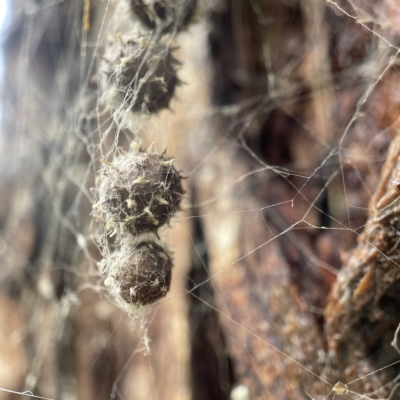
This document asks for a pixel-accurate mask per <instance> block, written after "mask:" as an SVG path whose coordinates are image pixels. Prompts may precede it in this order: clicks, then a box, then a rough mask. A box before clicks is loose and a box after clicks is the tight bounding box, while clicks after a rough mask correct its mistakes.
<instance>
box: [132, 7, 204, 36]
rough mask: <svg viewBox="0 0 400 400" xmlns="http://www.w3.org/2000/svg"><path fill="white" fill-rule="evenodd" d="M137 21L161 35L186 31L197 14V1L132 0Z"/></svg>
mask: <svg viewBox="0 0 400 400" xmlns="http://www.w3.org/2000/svg"><path fill="white" fill-rule="evenodd" d="M130 3H131V11H132V13H133V15H134V17H135V19H136V20H138V21H139V22H140V23H141V25H142V26H143V27H144V28H145V29H148V30H157V31H158V32H159V33H161V34H168V33H171V32H174V31H177V32H179V31H181V30H184V29H186V28H187V27H188V26H189V25H190V24H191V23H192V22H193V19H194V16H195V14H196V6H197V0H157V1H154V0H153V1H150V2H147V3H148V4H146V3H145V2H142V1H137V0H130Z"/></svg>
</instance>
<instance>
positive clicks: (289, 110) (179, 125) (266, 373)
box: [0, 0, 400, 400]
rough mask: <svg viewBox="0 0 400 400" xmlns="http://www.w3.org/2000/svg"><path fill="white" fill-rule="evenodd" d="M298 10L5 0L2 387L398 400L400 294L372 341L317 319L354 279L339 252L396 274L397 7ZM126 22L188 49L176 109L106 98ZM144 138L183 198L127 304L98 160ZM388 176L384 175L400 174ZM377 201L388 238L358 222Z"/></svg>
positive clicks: (8, 394) (63, 392)
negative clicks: (108, 58)
mask: <svg viewBox="0 0 400 400" xmlns="http://www.w3.org/2000/svg"><path fill="white" fill-rule="evenodd" d="M289 3H290V2H287V3H286V2H282V4H279V5H275V6H272V5H271V6H270V8H268V7H267V8H265V4H264V3H263V2H261V1H255V0H252V1H249V2H243V3H242V2H232V4H226V3H224V2H223V1H221V2H218V3H217V2H215V3H214V2H210V3H207V2H200V1H199V11H198V17H197V19H198V21H197V22H196V23H194V24H193V25H192V26H191V27H189V28H188V29H187V30H184V31H183V32H178V29H177V27H175V28H171V29H170V31H169V32H168V33H167V34H166V35H164V32H159V31H157V30H155V31H152V30H151V29H150V30H149V29H147V28H148V27H147V28H146V27H144V26H143V25H140V23H138V21H137V20H135V19H134V18H133V17H132V14H131V11H130V9H129V3H128V2H122V1H121V2H118V1H91V2H89V1H85V2H83V3H81V2H65V1H64V2H63V1H33V0H32V1H28V2H15V4H13V17H12V23H11V26H10V27H9V29H8V31H7V32H6V34H5V38H4V40H3V43H4V46H3V47H4V51H5V54H6V57H5V79H4V81H3V86H2V106H3V112H2V113H3V120H2V134H1V138H0V140H1V144H2V146H1V171H2V174H1V185H2V190H1V197H2V201H1V205H0V216H1V218H0V220H1V236H0V243H1V257H2V267H1V270H0V282H1V289H2V291H1V296H0V303H1V309H2V312H1V313H0V318H1V323H0V326H1V328H0V387H1V388H2V389H1V395H3V394H4V398H5V399H6V398H7V399H8V398H10V399H11V398H21V397H24V396H25V397H33V398H46V399H55V398H61V399H72V398H84V399H91V398H96V399H99V398H104V399H108V398H110V399H114V398H119V399H125V398H129V399H132V398H146V399H147V398H148V399H152V398H155V399H169V398H171V399H172V398H173V399H177V398H178V399H189V398H199V399H200V398H212V396H215V398H231V399H234V400H238V399H256V398H265V397H271V398H305V399H306V398H313V399H328V398H331V399H332V398H335V397H339V396H340V397H343V398H355V399H356V398H371V399H375V398H392V399H394V398H396V396H398V377H399V375H398V365H397V363H398V362H400V361H399V360H398V358H399V357H398V353H397V352H396V349H395V348H394V347H390V343H391V340H392V339H393V338H394V339H396V340H397V334H396V337H395V331H396V328H397V324H398V320H396V317H397V318H398V314H396V312H395V310H392V308H394V309H395V308H396V305H398V303H396V296H395V295H394V294H393V293H390V296H389V295H388V296H386V297H385V301H386V302H389V300H390V301H392V303H390V302H389V303H390V304H386V303H385V304H383V305H382V306H381V310H383V311H382V312H383V313H384V314H383V316H379V315H378V316H376V319H373V321H374V323H376V324H377V325H379V323H382V319H384V318H385V316H387V320H388V322H387V328H386V330H383V331H379V330H377V331H374V330H373V329H371V331H368V332H372V333H371V336H372V337H373V339H371V342H372V343H373V344H372V345H371V344H370V346H371V347H373V350H371V351H370V350H368V346H367V345H366V344H364V343H362V340H363V339H365V337H366V336H368V332H367V333H365V332H364V331H363V329H364V330H365V329H367V328H366V326H367V324H366V322H365V321H364V322H363V323H364V325H363V323H361V322H360V326H358V328H359V331H360V340H359V342H360V343H359V344H358V343H357V340H356V341H355V342H356V343H355V344H353V347H352V345H349V347H348V348H346V346H345V345H343V340H344V339H341V337H340V335H343V336H344V337H345V339H346V338H347V340H348V341H349V342H350V343H352V341H351V339H352V338H351V335H352V334H354V331H352V330H351V329H353V328H352V325H351V323H350V322H349V321H348V320H345V319H344V320H341V319H340V318H338V321H339V322H336V324H340V323H341V324H342V325H340V326H339V329H338V330H337V331H335V332H333V333H332V330H333V329H334V327H335V321H333V322H327V323H328V328H326V326H325V325H324V324H325V322H324V317H323V315H324V310H325V308H326V306H327V304H328V300H327V293H328V292H329V290H330V289H331V287H332V285H337V287H339V288H340V285H339V284H338V283H337V284H335V283H334V282H335V280H336V277H337V276H339V281H340V282H342V281H346V276H348V275H346V274H348V273H346V270H343V273H342V272H339V269H340V267H341V265H344V266H345V267H346V266H349V265H350V267H351V266H352V265H357V266H358V265H361V264H362V265H363V266H364V267H365V268H367V267H368V265H369V264H368V263H369V262H371V260H372V259H374V258H373V257H375V259H377V260H378V261H376V264H374V265H382V264H384V265H385V267H382V268H387V269H390V268H393V267H395V268H394V271H396V268H397V267H399V260H398V254H396V251H397V246H398V241H397V236H398V218H397V216H396V215H397V213H398V211H397V209H396V205H397V203H396V201H397V191H396V190H397V189H396V188H394V190H392V191H390V190H389V189H388V187H389V186H390V185H389V184H388V185H389V186H388V185H385V184H382V183H379V182H380V176H381V170H382V167H383V165H384V164H385V161H386V160H389V161H390V160H391V157H392V158H393V160H395V159H396V156H397V153H396V146H395V144H396V143H397V142H396V134H397V127H398V103H399V101H400V99H399V96H398V94H397V90H396V87H397V86H396V84H397V82H398V71H397V61H398V52H399V48H398V46H397V44H396V43H397V41H398V28H396V26H397V25H396V22H397V21H398V18H399V11H400V10H399V8H398V5H397V4H396V3H395V2H391V1H389V0H387V1H386V2H385V3H384V4H379V3H376V4H375V3H374V4H364V3H363V2H347V1H346V2H342V3H339V2H338V3H336V2H328V3H329V4H319V3H317V2H313V1H311V0H309V1H306V0H302V1H300V2H299V3H298V4H297V3H296V4H297V6H293V5H292V4H291V3H290V4H289ZM180 4H181V3H179V2H177V3H176V8H175V9H176V10H179V7H181V5H180ZM182 4H184V3H182ZM227 10H229V11H227ZM249 10H250V11H249ZM287 10H289V11H287ZM246 12H247V13H250V14H251V15H252V18H253V22H254V26H253V28H254V32H255V33H254V32H253V31H252V32H250V33H249V32H248V26H244V25H243V21H244V18H242V17H243V15H247V14H246ZM285 12H287V13H288V14H285ZM296 13H300V14H301V18H299V16H298V15H297V14H296ZM226 15H229V18H228V19H224V18H226ZM288 15H289V17H288ZM296 15H297V16H296ZM280 16H281V17H282V19H279V17H280ZM285 18H289V20H290V21H293V25H290V23H289V22H288V21H287V20H285ZM290 18H291V19H290ZM299 20H300V21H301V24H302V25H301V28H300V27H299V26H296V23H297V24H298V23H299ZM296 21H297V22H296ZM227 23H229V24H230V25H229V26H230V28H231V31H232V37H224V36H223V35H224V33H223V29H222V28H221V27H223V26H224V24H227ZM286 28H288V29H286ZM345 30H349V32H350V34H349V35H348V36H347V35H341V32H342V31H345ZM299 32H300V33H299ZM127 36H129V37H131V36H132V37H135V38H140V37H145V41H144V42H143V43H144V47H145V48H146V46H148V47H149V48H150V47H151V45H152V44H153V43H160V42H162V43H163V45H164V46H165V48H166V49H171V51H173V52H174V57H176V59H177V60H179V61H180V62H182V66H181V69H180V70H179V71H178V76H179V79H180V80H181V81H183V82H184V85H182V86H179V87H178V88H177V89H176V93H175V94H174V97H173V99H172V101H171V104H170V106H171V109H172V110H162V111H160V112H159V113H156V114H148V113H146V112H132V103H131V99H128V98H124V99H122V100H120V101H119V103H118V105H117V106H115V105H110V102H109V99H110V96H111V94H110V92H107V91H105V90H104V87H103V86H102V85H101V84H100V83H99V82H100V81H101V73H102V71H101V69H102V62H103V61H104V54H106V50H105V48H106V46H107V41H108V40H109V38H110V37H111V38H112V40H119V39H118V38H121V37H122V38H123V37H127ZM344 36H345V38H343V37H344ZM249 37H250V39H249ZM328 37H329V38H331V39H330V40H331V41H332V42H333V43H334V44H335V46H332V47H333V48H334V49H335V51H337V54H336V53H335V54H331V53H330V51H331V50H330V48H329V46H328V44H327V38H328ZM116 38H117V39H116ZM251 40H256V44H254V48H256V49H259V50H260V52H259V54H257V55H254V54H253V53H252V52H251V50H250V47H249V43H251ZM257 41H258V42H257ZM221 42H222V43H223V44H224V46H222V47H221V46H220V44H221ZM165 54H167V53H162V54H161V55H160V57H161V59H162V57H165ZM329 57H331V59H332V60H335V62H333V61H332V62H330V61H329ZM335 63H336V64H335ZM224 67H225V68H226V69H223V68H224ZM155 68H156V66H155ZM221 68H222V69H221ZM265 71H267V73H266V72H265ZM150 74H151V70H150ZM106 81H107V82H109V81H110V78H107V79H106ZM135 84H136V85H137V86H134V87H133V93H134V95H133V96H135V94H136V95H137V98H140V96H139V93H140V82H139V83H138V82H136V83H135ZM243 88H245V89H243ZM260 88H261V89H260ZM136 111H137V110H136ZM260 132H261V134H260ZM132 142H136V143H137V142H139V143H140V146H141V148H142V149H148V148H151V145H152V143H153V142H154V143H155V145H154V146H153V148H152V150H151V151H157V152H158V153H160V154H161V153H162V152H163V151H164V149H167V150H166V154H167V156H168V157H172V158H174V159H175V160H176V161H175V163H174V165H175V168H176V169H177V170H178V171H179V172H180V173H181V175H183V176H185V177H186V178H185V180H184V185H185V188H186V191H187V198H186V199H185V200H184V201H183V202H182V210H181V211H180V212H178V213H177V214H174V215H173V216H172V219H171V222H170V224H168V225H166V226H163V227H162V228H161V229H160V230H159V231H158V233H159V236H160V242H162V243H164V245H165V247H166V248H167V249H168V251H169V252H171V254H172V258H173V260H174V268H173V278H172V285H171V290H170V291H169V293H168V294H167V296H166V297H165V298H164V299H162V300H160V301H159V302H157V303H156V304H154V305H152V306H148V307H146V308H144V309H140V310H139V311H134V312H126V310H123V309H121V307H119V306H118V304H117V302H116V300H115V298H114V297H113V295H112V294H111V293H110V292H109V289H108V288H107V286H106V285H105V283H104V282H105V280H106V278H107V276H106V273H105V271H104V270H102V268H101V265H102V264H101V263H102V260H103V259H104V258H107V257H108V256H109V255H110V254H113V253H115V251H116V249H117V248H118V246H119V241H118V240H119V238H118V237H117V238H115V237H114V238H112V237H111V235H110V233H111V232H110V230H109V229H108V227H107V226H106V223H105V221H103V220H102V216H101V215H100V218H97V219H96V218H94V215H93V209H92V206H93V205H95V204H97V203H98V200H99V192H98V191H99V189H100V186H101V185H100V183H99V176H100V172H99V171H101V169H102V168H106V167H104V165H103V164H102V160H103V162H104V161H105V162H106V163H107V162H108V163H112V162H113V160H114V158H117V157H118V156H119V155H120V154H121V151H129V146H130V145H131V143H132ZM391 143H393V145H392V150H390V151H389V150H388V149H389V146H390V144H391ZM121 148H122V149H123V150H121ZM153 149H155V150H153ZM388 151H389V153H388ZM388 154H389V156H388ZM393 164H395V162H394V161H393V162H392V165H393ZM393 170H394V171H396V169H395V168H390V165H389V166H388V167H386V170H384V171H383V173H382V174H383V175H382V176H383V177H385V173H386V181H387V182H389V183H390V182H392V181H393V179H392V178H391V177H392V176H393V174H395V172H394V173H393ZM385 171H386V172H385ZM388 171H389V172H388ZM391 174H392V175H391ZM386 181H385V182H386ZM385 182H384V183H385ZM373 196H375V197H373ZM371 198H372V199H373V200H372V202H371V203H370V201H371ZM374 199H375V202H374ZM379 200H380V202H379ZM370 204H372V205H373V206H372V207H371V206H370ZM377 204H381V207H380V209H383V210H384V211H385V210H389V211H388V214H390V221H391V225H390V226H389V227H388V226H386V225H384V226H383V229H382V231H383V230H385V229H386V231H387V232H389V233H388V237H386V236H384V238H383V239H382V242H384V243H385V244H386V243H388V244H390V246H389V245H388V246H389V248H386V247H387V246H386V247H385V246H383V245H382V247H381V244H380V242H379V243H378V242H375V241H374V240H371V237H373V238H375V236H374V235H372V236H368V235H367V234H365V233H364V234H363V231H364V228H365V230H366V231H367V232H369V229H372V228H370V227H371V226H372V227H376V226H377V225H376V223H378V222H379V221H378V220H379V217H380V214H379V213H378V214H377V213H376V207H378V206H377ZM375 206H376V207H375ZM378 208H379V207H378ZM396 218H397V219H396ZM374 221H375V222H374ZM377 221H378V222H377ZM374 223H375V225H374ZM379 227H381V225H379ZM374 229H375V228H374ZM379 229H381V228H379ZM386 231H385V232H386ZM376 236H378V234H377V235H376ZM157 240H158V238H157ZM357 241H358V242H359V244H358V246H359V247H358V249H361V250H358V252H354V253H350V251H351V250H352V249H355V248H356V246H357ZM362 246H364V247H362ZM346 252H347V253H346ZM351 257H353V258H351ZM368 257H372V258H368ZM352 260H353V261H352ZM354 260H356V261H354ZM357 263H358V264H357ZM349 269H350V268H349ZM365 276H370V275H368V273H366V275H365ZM365 276H364V275H362V274H361V275H355V276H354V277H352V280H351V281H349V282H348V286H347V289H348V291H351V294H352V295H353V294H354V293H356V294H357V295H358V294H359V295H360V296H361V295H364V294H365V293H367V292H368V290H370V289H371V287H370V286H368V285H369V284H370V283H369V282H370V280H368V279H364V277H365ZM391 277H392V279H393V282H396V280H397V279H398V277H397V275H396V272H393V275H391ZM371 279H372V278H371ZM341 280H342V281H341ZM362 282H363V285H365V286H362V285H361V283H362ZM352 284H354V285H355V287H356V290H354V288H352V286H351V285H352ZM343 286H345V285H343ZM364 287H366V290H364V289H362V288H364ZM393 287H394V289H392V290H395V286H394V285H393ZM335 290H336V289H335ZM337 290H340V289H337ZM333 293H335V292H333ZM345 293H346V291H345ZM331 296H332V297H334V296H335V294H332V295H331ZM329 301H334V300H329ZM349 301H350V300H349ZM350 303H351V302H350ZM365 304H367V306H366V307H371V308H372V305H371V304H373V301H372V300H369V303H368V302H366V303H365ZM391 304H392V305H391ZM331 307H332V306H331ZM344 309H345V306H344ZM359 309H360V313H362V312H366V313H367V314H368V309H367V311H366V310H365V309H363V308H362V306H360V308H359ZM328 310H332V308H331V309H329V306H328ZM373 310H375V309H373ZM345 311H348V313H349V314H351V309H350V311H349V310H346V309H345ZM326 312H328V311H326ZM371 312H372V311H371ZM375 312H376V310H375ZM385 313H386V314H385ZM332 314H334V312H333V311H332ZM344 314H345V313H344ZM325 315H328V317H329V314H325ZM351 315H353V314H351ZM328 317H327V319H329V318H328ZM374 318H375V317H374ZM329 324H330V325H329ZM324 329H325V330H326V332H325V335H324V332H323V330H324ZM376 332H379V333H380V334H382V338H383V339H382V340H381V341H379V340H377V339H376V338H375V337H374V336H373V335H377V333H376ZM382 332H383V333H382ZM346 334H347V335H349V336H347V337H346V336H345V335H346ZM335 335H336V336H335ZM389 338H390V340H389ZM353 339H354V338H353ZM335 340H337V342H335ZM388 340H389V341H388ZM396 340H393V341H394V344H395V345H396ZM335 343H339V344H340V345H341V346H344V347H341V348H340V347H339V350H337V349H336V348H335V347H334V344H335ZM338 346H339V345H338ZM354 346H355V347H354ZM374 346H375V347H374ZM388 346H389V348H390V349H391V352H390V350H388ZM342 348H345V349H348V350H347V351H348V353H346V351H345V350H343V351H342V353H340V349H342ZM354 349H355V350H356V351H355V352H354V353H357V352H358V353H357V354H355V355H353V353H352V351H353V350H354ZM335 351H337V352H338V353H339V354H340V357H336V356H335ZM350 353H351V354H350ZM213 377H214V380H213ZM216 382H217V383H216ZM215 384H217V386H218V388H217V389H212V386H213V385H215ZM213 390H214V391H213ZM193 393H197V394H193ZM196 396H198V397H196ZM201 396H203V397H201ZM2 398H3V397H2Z"/></svg>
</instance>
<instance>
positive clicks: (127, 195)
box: [99, 150, 184, 235]
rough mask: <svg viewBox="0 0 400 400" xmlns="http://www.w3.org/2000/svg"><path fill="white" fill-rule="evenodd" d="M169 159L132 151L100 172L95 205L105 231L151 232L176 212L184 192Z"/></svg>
mask: <svg viewBox="0 0 400 400" xmlns="http://www.w3.org/2000/svg"><path fill="white" fill-rule="evenodd" d="M173 161H174V160H173V159H170V158H166V157H164V156H162V155H159V154H156V153H149V152H143V151H136V150H132V151H130V152H128V153H123V154H121V155H120V156H118V157H117V158H116V159H115V160H114V162H113V163H112V164H110V165H108V166H105V167H103V169H102V171H101V172H100V189H99V197H100V198H99V204H101V210H102V213H103V218H104V220H105V222H106V224H107V226H108V228H114V229H115V228H116V229H117V230H120V231H121V230H122V231H128V232H129V233H131V234H132V235H138V234H141V233H144V232H155V231H157V229H158V228H159V227H161V226H162V225H164V224H165V223H167V222H168V221H169V220H170V219H171V217H172V216H173V215H174V214H175V213H176V211H177V209H178V207H179V204H180V202H181V199H182V196H183V193H184V190H183V188H182V183H181V180H182V178H181V177H180V175H179V174H178V172H177V171H176V170H175V168H174V167H173V165H172V163H173Z"/></svg>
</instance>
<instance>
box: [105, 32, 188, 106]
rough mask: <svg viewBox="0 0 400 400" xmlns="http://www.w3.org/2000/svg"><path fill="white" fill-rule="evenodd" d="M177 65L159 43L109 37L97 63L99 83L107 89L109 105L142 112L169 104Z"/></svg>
mask: <svg viewBox="0 0 400 400" xmlns="http://www.w3.org/2000/svg"><path fill="white" fill-rule="evenodd" d="M179 65H180V63H179V62H178V61H177V60H176V59H175V58H174V57H173V55H172V54H171V50H170V49H169V48H168V47H167V46H165V45H164V44H162V43H154V42H149V41H148V40H147V39H145V38H132V37H130V38H122V37H117V38H115V39H114V40H112V41H109V42H108V44H107V46H106V50H105V53H104V56H103V61H102V63H101V68H100V71H101V79H100V84H101V86H102V89H103V90H104V91H105V92H106V93H108V97H107V100H108V104H109V106H110V108H111V109H116V108H119V107H122V108H124V109H126V110H128V111H132V112H142V113H146V114H152V113H157V112H158V111H160V110H162V109H164V108H169V103H170V101H171V99H172V97H173V95H174V92H175V88H176V86H177V85H178V84H179V83H180V81H179V79H178V77H177V68H178V67H179Z"/></svg>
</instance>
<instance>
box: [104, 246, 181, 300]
mask: <svg viewBox="0 0 400 400" xmlns="http://www.w3.org/2000/svg"><path fill="white" fill-rule="evenodd" d="M172 266H173V264H172V260H171V258H170V256H169V255H168V253H167V252H166V251H165V250H164V249H163V248H162V247H161V246H160V245H158V244H156V243H155V242H153V241H152V240H144V241H141V242H136V243H132V244H131V245H128V244H125V245H123V246H122V248H121V249H120V250H119V251H118V252H116V253H114V254H113V255H111V258H110V261H109V262H108V270H107V273H108V278H107V279H106V282H105V284H106V286H108V287H109V288H110V291H111V293H112V294H113V295H115V296H116V297H117V299H119V300H120V302H122V304H123V305H126V303H127V304H129V305H132V306H134V307H142V306H146V305H148V304H152V303H154V302H155V301H156V300H159V299H161V298H162V297H164V296H165V295H166V294H167V292H168V291H169V288H170V285H171V269H172Z"/></svg>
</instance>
